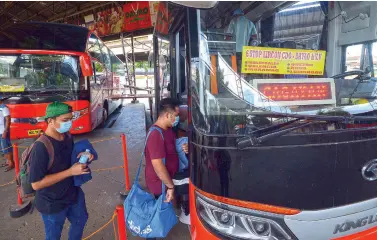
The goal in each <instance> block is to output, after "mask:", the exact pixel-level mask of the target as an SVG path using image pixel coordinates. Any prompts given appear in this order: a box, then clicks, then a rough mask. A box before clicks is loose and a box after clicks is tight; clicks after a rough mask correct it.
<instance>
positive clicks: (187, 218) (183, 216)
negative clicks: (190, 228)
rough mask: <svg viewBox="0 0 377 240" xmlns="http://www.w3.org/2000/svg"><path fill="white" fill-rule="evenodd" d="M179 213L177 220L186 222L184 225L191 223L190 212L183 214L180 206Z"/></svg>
mask: <svg viewBox="0 0 377 240" xmlns="http://www.w3.org/2000/svg"><path fill="white" fill-rule="evenodd" d="M181 210H182V211H181V215H180V216H179V221H180V222H181V223H183V224H186V225H190V224H191V221H190V213H189V214H187V215H186V214H185V211H184V209H183V208H181Z"/></svg>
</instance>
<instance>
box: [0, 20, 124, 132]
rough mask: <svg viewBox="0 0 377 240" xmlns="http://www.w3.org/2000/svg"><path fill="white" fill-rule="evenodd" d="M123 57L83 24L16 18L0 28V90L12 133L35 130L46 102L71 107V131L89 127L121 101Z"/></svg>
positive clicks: (41, 126)
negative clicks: (117, 96)
mask: <svg viewBox="0 0 377 240" xmlns="http://www.w3.org/2000/svg"><path fill="white" fill-rule="evenodd" d="M122 67H123V63H122V62H121V60H119V58H118V57H117V56H116V55H115V54H114V53H112V52H111V51H110V50H109V48H108V47H106V45H105V44H104V43H103V42H102V41H101V40H100V39H99V38H98V37H97V36H96V35H95V34H94V33H92V32H90V31H89V30H88V29H87V28H84V27H79V26H74V25H65V24H55V23H39V22H38V23H36V22H33V23H21V24H14V25H12V26H11V27H9V28H7V29H5V30H3V31H2V32H1V33H0V94H1V98H4V97H6V98H7V99H6V100H5V101H4V102H5V104H6V105H7V106H8V107H9V109H10V113H11V119H12V124H11V138H12V139H18V138H28V137H35V136H37V135H39V134H40V133H41V132H42V131H43V130H44V129H45V128H46V123H45V122H44V121H43V120H42V119H41V117H42V116H44V115H45V110H46V106H47V105H48V104H49V103H51V102H54V101H62V102H65V103H67V104H69V105H71V106H72V107H73V111H74V121H73V126H72V130H71V133H72V134H79V133H85V132H89V131H91V130H93V129H94V128H96V127H97V126H99V125H101V124H103V123H104V121H105V120H106V118H107V116H108V115H109V114H110V113H112V112H113V111H114V110H115V109H116V108H117V107H119V106H120V104H121V100H119V99H112V97H111V96H113V95H116V94H119V92H118V90H119V87H120V83H119V82H120V78H121V77H122V75H123V76H124V71H122Z"/></svg>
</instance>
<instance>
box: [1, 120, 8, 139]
mask: <svg viewBox="0 0 377 240" xmlns="http://www.w3.org/2000/svg"><path fill="white" fill-rule="evenodd" d="M9 129H10V116H9V115H8V116H6V117H5V128H4V132H3V136H2V137H3V138H6V137H7V135H8V132H9V131H10V130H9Z"/></svg>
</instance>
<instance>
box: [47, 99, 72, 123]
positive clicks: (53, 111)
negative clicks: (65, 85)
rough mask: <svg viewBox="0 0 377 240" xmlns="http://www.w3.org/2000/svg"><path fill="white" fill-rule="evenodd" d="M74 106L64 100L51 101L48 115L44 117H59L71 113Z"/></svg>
mask: <svg viewBox="0 0 377 240" xmlns="http://www.w3.org/2000/svg"><path fill="white" fill-rule="evenodd" d="M71 112H72V107H71V106H69V105H68V104H65V103H62V102H53V103H50V104H49V105H48V106H47V108H46V116H44V117H42V119H47V118H52V117H57V116H60V115H63V114H67V113H71Z"/></svg>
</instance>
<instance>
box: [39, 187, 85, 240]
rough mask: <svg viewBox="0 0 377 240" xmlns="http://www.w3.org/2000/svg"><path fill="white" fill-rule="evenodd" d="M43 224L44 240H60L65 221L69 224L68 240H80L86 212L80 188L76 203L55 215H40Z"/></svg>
mask: <svg viewBox="0 0 377 240" xmlns="http://www.w3.org/2000/svg"><path fill="white" fill-rule="evenodd" d="M41 215H42V219H43V222H44V224H45V233H46V240H60V237H61V234H62V230H63V225H64V222H65V219H66V218H68V221H69V222H70V223H71V226H70V228H69V236H68V239H69V240H81V239H82V234H83V232H84V228H85V224H86V221H87V220H88V212H87V211H86V204H85V196H84V192H83V191H82V189H81V188H79V189H78V195H77V203H76V204H74V205H72V206H69V207H67V208H66V209H64V210H63V211H61V212H59V213H55V214H41Z"/></svg>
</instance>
